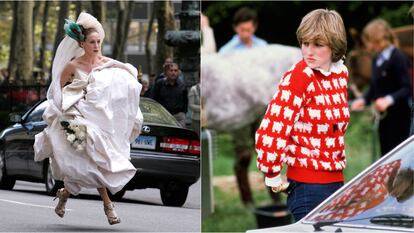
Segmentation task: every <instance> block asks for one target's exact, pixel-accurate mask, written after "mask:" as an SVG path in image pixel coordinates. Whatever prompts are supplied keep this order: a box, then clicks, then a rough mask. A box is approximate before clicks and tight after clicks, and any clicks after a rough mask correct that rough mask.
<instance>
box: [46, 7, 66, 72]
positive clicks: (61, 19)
mask: <svg viewBox="0 0 414 233" xmlns="http://www.w3.org/2000/svg"><path fill="white" fill-rule="evenodd" d="M59 6H60V7H59V16H58V18H59V22H58V24H57V28H56V36H55V44H54V46H53V56H52V57H55V54H56V50H57V47H58V46H59V43H60V41H61V40H62V39H63V35H64V30H63V26H64V25H65V19H66V18H67V17H68V12H69V2H68V1H61V2H60V4H59ZM52 66H53V65H52ZM52 66H50V70H52ZM50 73H52V72H50Z"/></svg>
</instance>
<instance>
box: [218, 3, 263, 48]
mask: <svg viewBox="0 0 414 233" xmlns="http://www.w3.org/2000/svg"><path fill="white" fill-rule="evenodd" d="M257 26H258V22H257V14H256V12H255V11H253V10H251V9H249V8H247V7H243V8H240V9H239V10H238V11H237V12H236V14H235V15H234V17H233V30H234V31H235V32H236V35H234V36H233V38H232V39H231V40H230V41H229V42H227V43H226V44H225V45H224V46H223V47H221V48H220V50H219V53H220V54H227V53H233V52H235V51H237V50H241V49H247V48H254V47H259V46H266V45H267V42H266V41H265V40H263V39H260V38H259V37H257V36H255V35H254V33H255V32H256V29H257Z"/></svg>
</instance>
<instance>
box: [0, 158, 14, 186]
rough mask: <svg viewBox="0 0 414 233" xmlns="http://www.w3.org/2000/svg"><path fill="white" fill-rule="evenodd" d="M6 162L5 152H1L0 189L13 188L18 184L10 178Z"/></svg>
mask: <svg viewBox="0 0 414 233" xmlns="http://www.w3.org/2000/svg"><path fill="white" fill-rule="evenodd" d="M5 165H6V163H5V161H4V154H3V153H1V154H0V189H6V190H12V189H13V187H14V185H15V184H16V180H15V179H13V178H10V177H8V176H7V174H6V166H5Z"/></svg>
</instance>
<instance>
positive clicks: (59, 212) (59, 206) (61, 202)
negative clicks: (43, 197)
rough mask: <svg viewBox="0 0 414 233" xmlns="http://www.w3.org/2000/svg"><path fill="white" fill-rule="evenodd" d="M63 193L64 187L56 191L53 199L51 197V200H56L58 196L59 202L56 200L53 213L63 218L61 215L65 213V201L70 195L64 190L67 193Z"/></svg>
mask: <svg viewBox="0 0 414 233" xmlns="http://www.w3.org/2000/svg"><path fill="white" fill-rule="evenodd" d="M64 193H65V189H64V188H61V189H59V190H58V191H57V192H56V197H55V199H53V200H56V198H59V202H58V204H57V205H56V208H55V213H56V214H57V215H58V216H59V217H61V218H63V216H64V215H65V205H66V201H67V200H68V198H69V196H70V194H69V193H67V192H66V193H67V194H66V195H65V194H64Z"/></svg>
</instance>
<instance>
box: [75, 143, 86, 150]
mask: <svg viewBox="0 0 414 233" xmlns="http://www.w3.org/2000/svg"><path fill="white" fill-rule="evenodd" d="M84 149H85V148H84V147H83V146H82V144H79V145H77V146H76V151H83V150H84Z"/></svg>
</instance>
